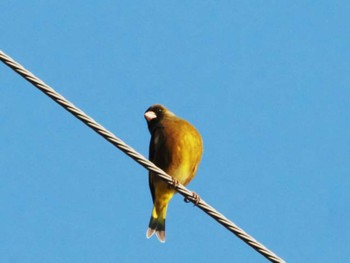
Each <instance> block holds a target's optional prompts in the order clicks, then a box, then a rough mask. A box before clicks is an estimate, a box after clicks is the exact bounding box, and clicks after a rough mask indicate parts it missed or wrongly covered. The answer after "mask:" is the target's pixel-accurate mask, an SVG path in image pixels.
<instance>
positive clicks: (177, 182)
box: [169, 177, 180, 189]
mask: <svg viewBox="0 0 350 263" xmlns="http://www.w3.org/2000/svg"><path fill="white" fill-rule="evenodd" d="M171 181H172V182H171V185H169V188H171V187H172V188H175V189H176V188H177V187H178V186H179V184H180V183H179V181H178V180H177V179H175V178H173V177H172V178H171Z"/></svg>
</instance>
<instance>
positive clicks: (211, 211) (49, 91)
mask: <svg viewBox="0 0 350 263" xmlns="http://www.w3.org/2000/svg"><path fill="white" fill-rule="evenodd" d="M0 60H1V61H2V62H3V63H4V64H6V65H7V66H9V67H10V68H11V69H13V70H14V71H15V72H17V73H18V74H19V75H21V76H22V77H23V78H25V79H26V80H28V81H29V82H30V83H32V84H33V85H34V86H35V87H37V88H38V89H40V90H41V91H42V92H44V93H45V94H46V95H48V96H49V97H50V98H51V99H53V100H54V101H56V102H57V103H58V104H60V105H61V106H62V107H63V108H65V109H66V110H68V111H69V112H70V113H71V114H73V115H74V116H75V117H77V118H78V119H79V120H81V121H82V122H83V123H85V124H86V125H87V126H89V127H90V128H92V129H93V130H94V131H95V132H97V133H98V134H100V135H101V136H102V137H103V138H105V139H106V140H107V141H109V142H110V143H112V144H113V145H114V146H116V147H117V148H118V149H120V150H121V151H123V152H124V153H125V154H127V155H128V156H130V157H131V158H132V159H134V160H135V161H136V162H138V163H139V164H140V165H142V166H143V167H145V168H146V169H147V170H149V171H152V172H155V173H156V174H157V175H158V176H159V177H161V178H162V179H163V180H165V181H166V182H167V183H168V184H170V185H172V186H173V187H175V188H176V190H177V192H179V193H180V194H181V195H183V196H184V197H185V199H186V200H189V201H191V202H192V203H194V204H195V205H196V206H198V207H199V208H200V209H201V210H203V211H204V212H205V213H207V214H208V215H209V216H211V217H212V218H214V219H215V220H216V221H217V222H219V223H220V224H221V225H223V226H224V227H225V228H227V229H228V230H229V231H231V232H232V233H233V234H235V235H236V236H238V237H239V238H240V239H241V240H243V241H244V242H246V243H247V244H248V245H249V246H251V247H252V248H253V249H255V250H256V251H257V252H259V253H260V254H261V255H263V256H264V257H265V258H267V259H268V260H269V261H271V262H278V263H282V262H285V261H284V260H283V259H281V258H280V257H278V256H277V255H276V254H274V253H273V252H272V251H270V250H269V249H267V248H266V247H265V246H264V245H262V244H261V243H259V242H258V241H256V240H255V239H254V238H253V237H251V236H250V235H248V234H247V233H246V232H245V231H244V230H242V229H240V228H239V227H238V226H237V225H236V224H234V223H233V222H231V221H230V220H229V219H227V218H226V217H225V216H224V215H222V214H221V213H219V212H218V211H217V210H216V209H215V208H213V207H212V206H210V205H209V204H207V203H206V202H205V201H204V200H203V199H200V200H199V202H198V200H197V199H196V198H195V197H194V195H193V193H192V192H191V191H190V190H188V189H187V188H186V187H184V186H183V185H181V184H175V185H174V182H173V180H172V177H171V176H170V175H168V174H167V173H165V172H164V171H163V170H161V169H160V168H158V167H157V166H155V165H154V164H153V163H152V162H150V161H149V160H147V159H146V158H145V157H144V156H143V155H141V154H140V153H138V152H136V151H135V150H134V149H133V148H131V147H130V146H128V145H127V144H126V143H125V142H123V141H122V140H121V139H119V138H118V137H116V136H115V135H114V134H113V133H111V132H110V131H108V130H106V129H105V128H104V127H103V126H102V125H100V124H98V123H97V122H96V121H95V120H94V119H92V118H91V117H89V116H88V115H87V114H85V113H84V112H83V111H82V110H80V109H79V108H77V107H76V106H74V105H73V104H72V103H71V102H69V101H68V100H66V99H65V98H64V97H63V96H62V95H60V94H58V93H57V92H56V91H55V90H54V89H53V88H51V87H50V86H49V85H47V84H45V83H44V82H43V81H42V80H40V79H39V78H37V77H36V76H34V75H33V74H32V73H31V72H29V71H28V70H27V69H25V68H24V67H23V66H21V65H20V64H18V63H17V62H16V61H14V60H13V59H12V58H10V57H9V56H7V55H6V54H5V53H3V52H2V51H1V50H0Z"/></svg>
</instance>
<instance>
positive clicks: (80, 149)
mask: <svg viewBox="0 0 350 263" xmlns="http://www.w3.org/2000/svg"><path fill="white" fill-rule="evenodd" d="M0 9H1V16H0V25H1V34H0V49H1V50H3V51H4V52H5V53H7V54H8V55H10V56H12V57H13V58H14V59H16V60H17V61H19V62H20V63H21V64H23V65H24V66H25V67H27V68H28V69H30V70H31V71H32V72H33V73H34V74H35V75H37V76H38V77H40V78H41V79H42V80H44V81H45V82H46V83H48V84H49V85H51V86H52V87H53V88H55V89H56V90H57V91H58V92H60V93H61V94H62V95H63V96H65V97H66V98H68V99H69V100H70V101H72V102H73V103H74V104H75V105H77V106H78V107H80V108H81V109H82V110H84V111H85V112H86V113H88V114H89V115H90V116H92V117H93V118H94V119H95V120H97V121H98V122H99V123H101V124H102V125H104V126H105V127H106V128H107V129H109V130H110V131H112V132H113V133H115V134H116V135H117V136H118V137H120V138H121V139H123V140H124V141H125V142H127V143H128V144H129V145H131V146H132V147H134V148H135V149H137V150H138V151H139V152H141V153H142V154H144V155H146V156H147V154H148V143H149V139H150V135H149V134H148V130H147V127H146V123H145V120H144V118H143V113H144V111H145V110H146V108H148V107H149V106H150V105H151V104H154V103H162V104H164V105H166V106H167V107H168V108H169V109H170V110H172V111H173V112H175V113H176V114H177V115H179V116H181V117H183V118H185V119H187V120H189V121H190V122H191V123H193V124H194V125H195V126H196V127H197V128H198V130H199V131H200V132H201V134H202V136H203V140H204V145H205V153H204V156H203V160H202V163H201V165H200V168H199V171H198V174H197V177H196V178H195V180H194V181H193V182H192V183H191V184H190V185H189V188H190V189H192V190H195V191H196V192H197V193H198V194H200V196H201V197H202V198H203V199H204V200H205V201H207V202H208V203H210V204H211V205H213V206H214V207H216V208H217V209H218V210H219V211H220V212H222V213H224V214H225V215H226V216H227V217H228V218H230V219H231V220H232V221H233V222H235V223H236V224H238V225H239V226H240V227H242V228H243V229H244V230H246V231H247V232H248V233H249V234H251V235H252V236H254V237H255V238H256V239H257V240H259V241H260V242H262V243H263V244H264V245H265V246H267V247H268V248H270V249H271V250H273V251H274V252H275V253H276V254H278V255H279V256H281V257H282V258H284V259H285V260H286V261H287V262H344V261H345V259H346V258H348V255H349V247H350V235H349V234H350V224H349V222H350V190H349V189H350V164H349V161H350V133H349V130H350V118H349V116H350V103H349V101H350V52H349V47H350V27H349V24H350V16H349V14H350V4H349V2H348V1H289V2H286V1H39V0H36V1H2V2H1V3H0ZM0 90H1V96H0V119H1V130H0V135H1V138H2V140H1V147H0V155H1V156H0V157H1V158H0V175H1V177H0V178H1V179H0V209H1V211H0V262H14V263H15V262H36V263H47V262H52V263H63V262H64V263H66V262H75V263H80V262H81V263H83V262H84V263H89V262H91V263H92V262H128V263H133V262H219V261H220V262H267V261H266V259H265V258H263V257H262V256H261V255H260V254H258V253H256V252H255V251H254V250H252V249H251V248H250V247H249V246H247V245H246V244H245V243H243V242H242V241H241V240H240V239H238V238H237V237H236V236H234V235H232V234H231V233H230V232H228V231H227V230H225V229H224V228H223V227H222V226H220V225H219V224H217V223H216V222H215V221H213V220H212V219H211V218H210V217H208V216H207V215H205V214H204V213H203V212H201V211H200V210H199V209H197V208H195V207H193V206H192V205H191V204H185V203H184V202H183V198H182V197H181V196H180V195H177V196H175V197H174V199H173V200H172V202H171V204H170V207H169V211H168V217H167V242H166V243H165V244H160V243H159V242H158V241H157V240H156V238H152V239H150V240H147V239H146V237H145V232H146V228H147V225H148V220H149V217H150V213H151V208H152V203H151V197H150V193H149V189H148V178H147V172H146V170H145V169H144V168H142V167H141V166H139V165H138V164H136V163H135V162H134V161H132V160H131V159H129V158H128V157H126V156H125V155H124V154H123V153H121V152H120V151H119V150H117V149H116V148H114V147H113V146H112V145H111V144H109V143H108V142H106V141H105V140H104V139H102V137H100V136H98V135H97V134H95V133H94V132H93V131H92V130H90V129H89V128H87V127H86V126H85V125H83V124H82V123H81V122H79V121H78V120H77V119H75V118H74V117H73V116H72V115H70V114H69V113H67V112H66V111H65V110H63V109H62V108H61V107H59V106H58V105H57V104H55V103H54V102H53V101H51V100H50V99H49V98H48V97H46V96H45V95H44V94H42V93H41V92H39V91H38V90H37V89H36V88H34V87H33V86H32V85H31V84H29V83H28V82H26V81H25V80H23V79H22V78H21V77H19V76H18V75H17V74H16V73H14V72H13V71H12V70H10V69H9V68H8V67H6V66H5V65H3V64H1V65H0Z"/></svg>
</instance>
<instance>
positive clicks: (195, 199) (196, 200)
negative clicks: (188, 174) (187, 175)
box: [184, 192, 201, 206]
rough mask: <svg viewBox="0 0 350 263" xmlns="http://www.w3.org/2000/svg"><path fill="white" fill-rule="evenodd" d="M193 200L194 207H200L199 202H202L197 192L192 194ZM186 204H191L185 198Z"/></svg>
mask: <svg viewBox="0 0 350 263" xmlns="http://www.w3.org/2000/svg"><path fill="white" fill-rule="evenodd" d="M192 198H193V201H194V205H195V206H196V205H198V204H199V201H200V200H201V198H200V196H199V195H198V194H197V193H196V192H192ZM184 201H185V203H189V202H191V201H190V200H189V199H188V198H186V197H185V199H184Z"/></svg>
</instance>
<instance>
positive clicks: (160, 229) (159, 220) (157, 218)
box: [146, 206, 167, 243]
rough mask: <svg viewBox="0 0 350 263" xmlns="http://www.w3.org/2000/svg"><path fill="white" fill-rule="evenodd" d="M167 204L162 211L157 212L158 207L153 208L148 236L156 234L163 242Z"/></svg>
mask: <svg viewBox="0 0 350 263" xmlns="http://www.w3.org/2000/svg"><path fill="white" fill-rule="evenodd" d="M166 210H167V206H166V207H164V208H163V209H162V210H161V211H160V213H157V211H156V208H155V207H154V208H153V211H152V216H151V219H150V221H149V225H148V229H147V233H146V237H147V238H150V237H151V236H153V235H154V233H155V234H156V236H157V238H158V240H159V241H160V242H162V243H164V242H165V216H166Z"/></svg>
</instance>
